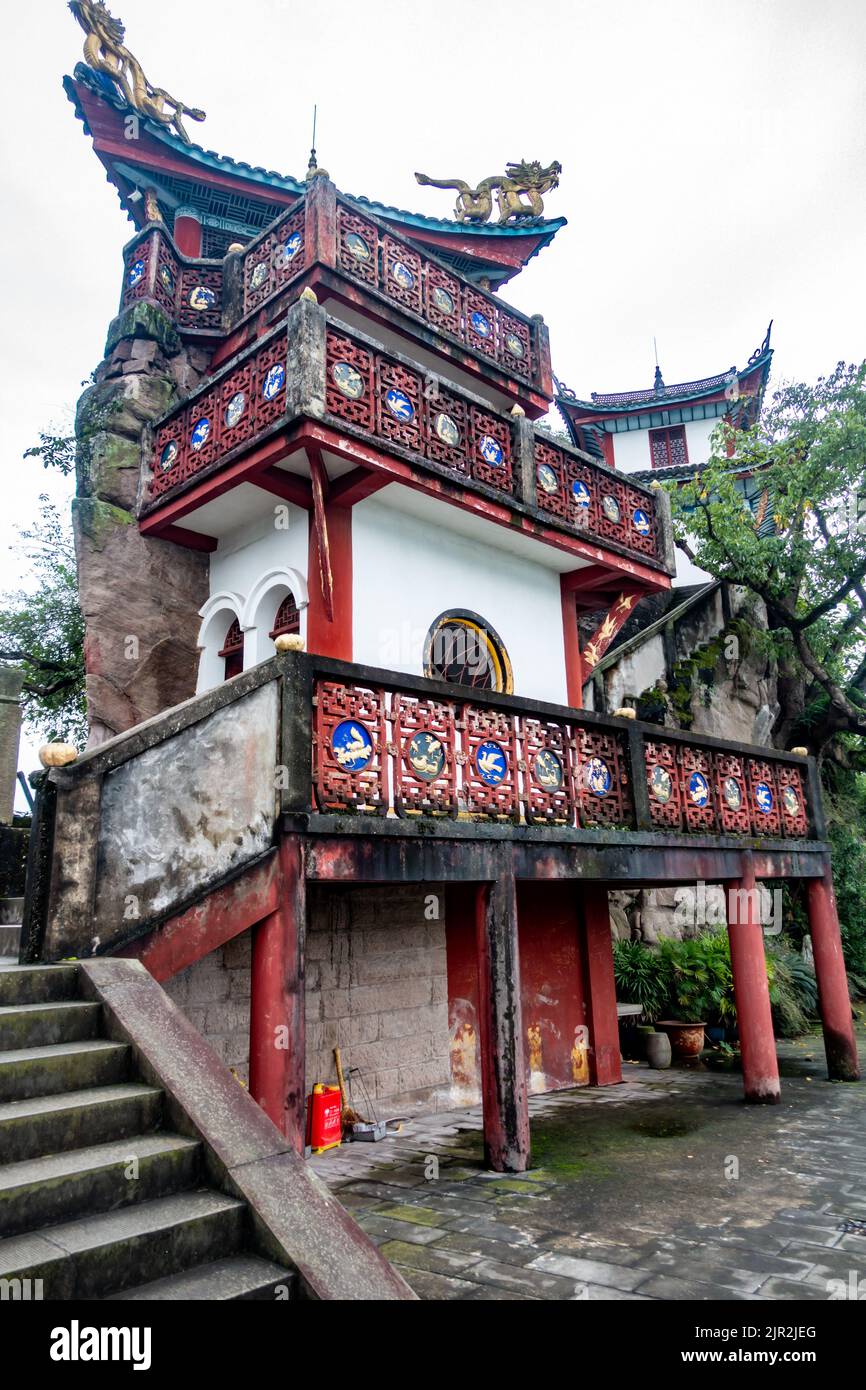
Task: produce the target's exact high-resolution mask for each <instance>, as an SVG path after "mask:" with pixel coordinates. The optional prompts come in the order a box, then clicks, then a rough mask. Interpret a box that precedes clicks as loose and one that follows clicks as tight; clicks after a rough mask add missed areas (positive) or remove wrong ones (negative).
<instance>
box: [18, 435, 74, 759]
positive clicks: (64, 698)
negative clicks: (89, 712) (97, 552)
mask: <svg viewBox="0 0 866 1390" xmlns="http://www.w3.org/2000/svg"><path fill="white" fill-rule="evenodd" d="M34 452H35V451H34ZM46 466H48V465H46ZM39 503H40V510H39V521H38V523H37V524H36V525H35V526H34V527H32V528H30V529H28V530H25V531H22V532H21V539H22V541H23V545H22V547H21V550H22V554H23V555H24V557H25V558H26V559H28V560H29V561H30V563H31V565H32V569H33V573H34V577H35V578H36V579H37V580H38V581H39V587H38V589H36V590H35V592H29V591H27V590H24V589H19V590H17V591H16V592H14V593H11V594H7V595H5V596H3V597H2V598H0V661H7V662H13V663H15V664H16V665H18V666H21V667H22V668H23V670H24V686H23V690H22V704H23V712H24V718H25V721H26V722H27V723H28V724H29V725H30V726H31V727H32V728H33V729H34V730H36V731H37V732H38V733H39V734H41V735H43V736H45V737H47V738H49V739H61V740H67V741H70V742H73V743H76V744H77V745H78V747H83V746H84V744H85V742H86V739H87V722H86V714H85V698H84V619H83V617H82V613H81V608H80V605H79V602H78V584H77V579H76V571H75V553H74V548H73V542H72V530H71V527H70V526H69V524H68V522H67V521H66V520H65V519H64V518H63V517H62V516H61V514H60V512H59V511H58V509H57V507H56V506H55V505H54V504H53V503H52V502H51V501H50V499H49V498H48V497H47V496H46V495H45V494H43V495H42V496H41V497H40V499H39Z"/></svg>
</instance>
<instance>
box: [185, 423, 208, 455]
mask: <svg viewBox="0 0 866 1390" xmlns="http://www.w3.org/2000/svg"><path fill="white" fill-rule="evenodd" d="M209 439H210V420H209V419H208V418H207V416H206V415H203V416H202V417H201V419H200V420H196V422H195V424H194V425H193V427H192V433H191V434H190V437H189V442H190V447H191V448H193V449H195V451H196V453H198V451H199V449H203V448H204V446H205V444H207V442H208V440H209Z"/></svg>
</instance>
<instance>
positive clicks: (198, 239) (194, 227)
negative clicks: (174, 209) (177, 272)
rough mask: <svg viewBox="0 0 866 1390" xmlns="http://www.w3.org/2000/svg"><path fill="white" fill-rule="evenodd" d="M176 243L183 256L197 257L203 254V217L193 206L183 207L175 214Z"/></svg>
mask: <svg viewBox="0 0 866 1390" xmlns="http://www.w3.org/2000/svg"><path fill="white" fill-rule="evenodd" d="M174 243H175V246H176V247H177V249H178V251H179V252H180V254H181V255H182V256H192V257H193V259H196V258H198V257H199V256H200V255H201V246H202V225H201V218H200V217H198V216H197V215H196V214H195V213H194V212H193V211H192V209H191V208H183V209H181V210H180V211H179V212H178V213H177V214H176V216H175V219H174Z"/></svg>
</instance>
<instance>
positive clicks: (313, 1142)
mask: <svg viewBox="0 0 866 1390" xmlns="http://www.w3.org/2000/svg"><path fill="white" fill-rule="evenodd" d="M341 1110H342V1105H341V1098H340V1088H339V1086H323V1085H322V1084H321V1083H319V1084H318V1085H316V1086H314V1087H313V1092H312V1095H310V1096H308V1098H307V1143H308V1145H309V1146H310V1148H311V1149H312V1150H313V1153H314V1154H320V1153H323V1152H324V1151H325V1149H335V1148H336V1147H337V1145H338V1144H340V1143H341V1142H342V1138H343V1124H342V1118H341Z"/></svg>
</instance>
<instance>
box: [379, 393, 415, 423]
mask: <svg viewBox="0 0 866 1390" xmlns="http://www.w3.org/2000/svg"><path fill="white" fill-rule="evenodd" d="M385 404H386V406H387V407H388V409H389V410H390V412H391V414H392V415H393V416H394V417H395V419H397V420H414V418H415V407H414V405H413V404H412V402H411V401H410V399H409V397H408V396H407V395H406V392H405V391H398V390H397V387H396V386H392V387H391V390H390V391H388V392H386V394H385Z"/></svg>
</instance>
